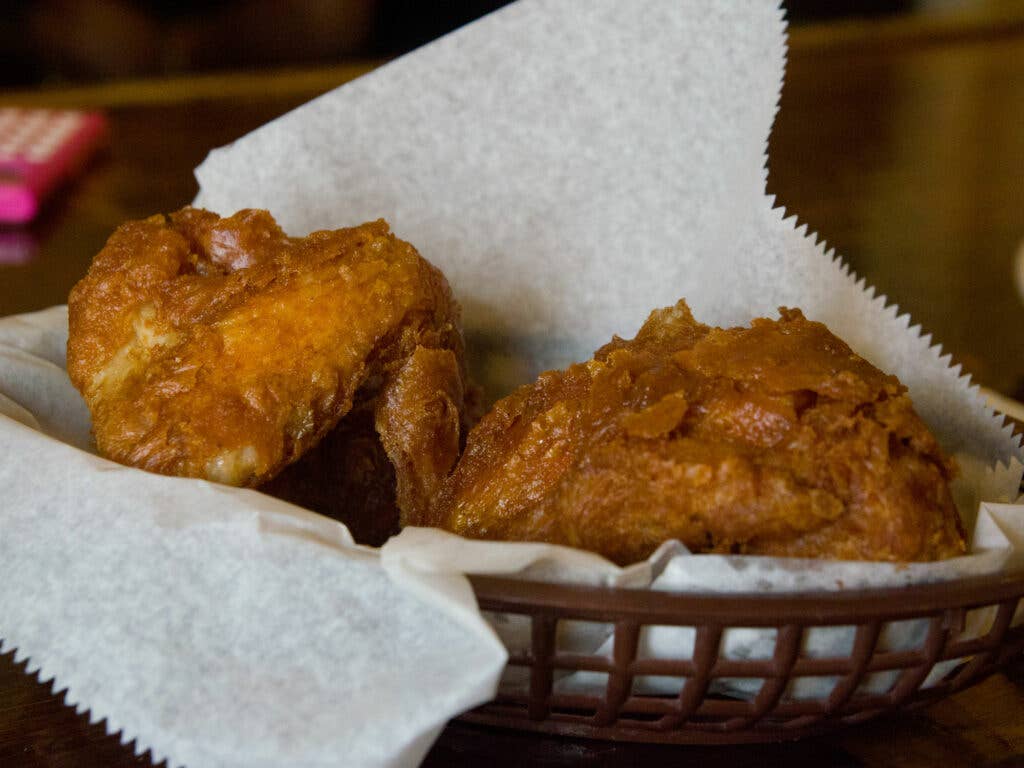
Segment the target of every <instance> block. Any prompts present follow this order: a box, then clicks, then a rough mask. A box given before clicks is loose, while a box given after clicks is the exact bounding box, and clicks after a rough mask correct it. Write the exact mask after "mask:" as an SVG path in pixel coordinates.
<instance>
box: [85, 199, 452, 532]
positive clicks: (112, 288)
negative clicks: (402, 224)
mask: <svg viewBox="0 0 1024 768" xmlns="http://www.w3.org/2000/svg"><path fill="white" fill-rule="evenodd" d="M68 307H69V326H70V328H69V339H68V373H69V374H70V376H71V380H72V382H73V383H74V384H75V386H76V387H77V388H78V389H79V391H81V392H82V394H83V395H84V397H85V400H86V402H87V403H88V405H89V408H90V410H91V412H92V416H93V429H94V433H95V436H96V443H97V447H98V448H99V451H100V452H101V453H102V454H103V455H105V456H107V457H109V458H112V459H114V460H116V461H119V462H121V463H124V464H130V465H133V466H137V467H141V468H143V469H147V470H151V471H154V472H160V473H163V474H170V475H184V476H188V477H199V478H206V479H209V480H214V481H217V482H221V483H227V484H230V485H236V486H250V487H256V486H260V485H262V484H264V483H266V482H268V481H269V480H271V479H272V478H274V477H275V476H276V475H278V474H279V473H280V472H281V471H282V470H283V469H284V468H285V467H287V466H288V465H290V464H292V463H293V462H295V461H296V460H297V459H299V457H300V456H302V455H303V454H304V453H306V452H307V451H309V450H310V449H311V448H312V447H313V446H315V445H316V444H317V443H318V442H319V441H321V440H322V439H323V438H324V437H325V436H326V435H328V433H330V432H331V431H332V430H333V429H335V427H336V425H337V424H338V423H339V421H340V420H341V419H342V418H343V417H345V416H346V414H348V412H349V411H350V410H351V409H352V407H353V403H354V402H359V403H360V410H361V411H366V413H364V414H362V415H360V416H359V417H358V419H357V420H356V423H354V424H353V425H352V426H351V427H349V426H346V427H344V428H342V429H341V430H340V431H339V432H338V433H337V434H336V435H334V437H333V438H332V440H331V442H330V443H329V444H327V445H325V446H324V449H323V453H322V454H321V456H320V457H319V459H317V458H316V457H313V458H311V461H310V465H311V466H318V464H317V462H318V461H319V462H320V463H319V466H321V467H322V466H323V464H324V462H325V461H327V459H328V458H330V457H334V458H335V459H338V458H339V457H340V458H341V459H342V461H341V464H342V465H343V466H342V468H341V469H339V470H338V471H339V472H343V471H348V470H351V473H352V474H351V475H349V476H345V477H341V476H339V477H338V478H336V479H335V480H334V481H331V483H333V487H334V488H336V489H337V491H338V493H345V494H348V495H349V496H350V497H351V498H353V499H355V500H356V502H355V503H356V506H359V505H360V504H361V503H363V502H359V499H360V498H361V499H363V501H364V502H365V504H363V506H366V505H367V504H368V505H369V507H372V508H374V509H383V508H385V507H388V514H389V515H392V516H393V512H392V509H391V508H390V507H389V506H388V505H389V504H390V503H391V501H390V499H393V498H394V494H395V490H394V489H393V488H392V489H391V490H390V491H386V490H385V489H384V488H383V487H381V486H382V484H387V483H389V482H392V483H397V491H398V493H399V495H403V497H406V498H408V499H409V500H410V502H409V503H420V504H422V503H423V500H422V499H420V498H419V497H418V496H417V494H419V493H422V492H426V491H428V490H430V489H431V488H432V487H433V485H436V483H437V482H439V481H440V478H441V477H443V476H444V475H445V474H447V472H448V471H449V470H450V468H451V466H452V465H453V464H454V461H455V459H456V457H457V455H458V444H459V429H460V424H459V414H460V413H461V409H462V394H463V391H464V365H463V359H462V356H463V342H462V336H461V331H460V329H459V308H458V305H457V304H456V303H455V301H454V300H453V298H452V295H451V291H450V289H449V287H448V283H447V281H446V280H445V278H444V276H443V275H442V274H441V272H440V271H438V270H437V269H436V268H434V267H433V266H432V265H431V264H429V263H428V262H427V261H426V260H425V259H423V258H422V257H421V256H420V255H419V254H418V253H417V252H416V250H415V248H413V247H412V246H411V245H409V244H408V243H406V242H403V241H401V240H399V239H398V238H396V237H395V236H394V235H393V234H391V232H390V231H389V228H388V225H387V223H385V222H384V221H376V222H371V223H368V224H363V225H362V226H359V227H353V228H351V229H339V230H336V231H333V232H327V231H324V232H314V233H312V234H310V235H309V236H308V237H305V238H292V237H288V236H286V235H285V234H284V232H282V231H281V229H280V228H279V227H278V226H277V224H276V223H275V221H274V219H273V218H272V217H271V216H270V214H269V213H267V212H266V211H258V210H245V211H240V212H239V213H236V214H235V215H234V216H231V217H229V218H223V219H222V218H219V217H218V216H217V215H216V214H214V213H210V212H208V211H202V210H197V209H191V208H185V209H182V210H181V211H178V212H177V213H174V214H171V215H169V216H153V217H151V218H149V219H146V220H144V221H135V222H129V223H127V224H124V225H122V226H121V227H120V228H119V229H118V230H117V231H116V232H115V233H114V234H113V235H112V236H111V238H110V240H109V241H108V242H107V244H106V246H105V247H104V249H103V250H102V251H101V252H100V253H99V254H98V255H97V256H96V258H95V260H94V261H93V264H92V267H91V268H90V270H89V273H88V274H87V275H86V277H85V278H84V279H83V280H82V281H81V282H80V283H79V284H78V285H76V286H75V288H74V289H73V290H72V292H71V296H70V298H69V300H68ZM396 389H400V390H402V391H403V392H404V393H405V394H404V396H403V397H402V398H399V400H398V401H395V399H394V398H393V397H391V398H390V399H389V398H388V397H383V396H382V393H385V392H387V393H391V392H393V391H395V390H396ZM405 407H410V408H415V409H416V410H415V412H410V413H404V412H402V410H401V409H402V408H405ZM453 414H454V417H453ZM435 417H436V418H435ZM374 423H376V428H377V429H378V430H380V431H381V438H380V441H379V442H378V443H377V445H376V446H375V447H374V446H373V445H371V443H372V442H373V438H370V437H369V434H368V432H369V429H370V425H372V424H374ZM392 432H393V433H394V434H392ZM410 445H415V447H416V450H417V451H419V452H422V453H423V454H424V456H426V457H428V458H425V459H417V461H416V469H417V474H416V476H415V477H411V476H410V475H409V471H408V469H407V467H408V466H409V463H408V460H407V457H406V455H405V454H404V453H403V450H405V449H406V448H407V447H408V446H410ZM452 445H454V446H455V449H454V451H453V450H452ZM384 452H386V454H387V456H388V457H389V458H391V459H393V460H394V459H397V460H398V461H399V464H398V469H397V471H395V470H392V469H390V467H387V468H385V467H383V464H385V463H386V462H384V460H383V458H382V456H383V453H384ZM392 454H393V455H392ZM325 457H326V458H325ZM381 471H384V473H385V474H384V475H381ZM432 472H437V473H438V475H437V477H436V478H433V479H432V475H431V473H432ZM300 476H301V470H296V472H295V473H293V475H292V477H291V479H290V480H282V482H281V483H280V484H279V486H278V488H279V490H280V491H281V492H282V493H284V494H285V495H288V494H289V493H290V494H292V495H293V498H311V495H310V494H311V492H310V491H309V490H308V488H307V490H305V491H302V490H301V489H300V490H298V491H296V483H299V484H300V485H301V484H302V483H303V482H305V481H303V480H301V479H300ZM358 478H363V480H362V481H360V480H359V479H358ZM391 478H393V479H391ZM288 486H290V487H291V490H287V488H288ZM356 486H360V487H361V488H362V490H359V489H357V487H356ZM282 489H284V490H282ZM327 492H328V491H322V492H321V494H320V495H322V494H323V493H327ZM388 493H390V494H391V496H390V497H388V499H385V498H384V497H385V496H387V495H388ZM295 494H297V496H296V495H295ZM314 495H315V494H314ZM367 500H368V501H367ZM393 524H394V521H391V522H387V521H377V522H373V521H371V522H370V523H368V525H369V530H370V531H371V533H372V535H377V533H379V532H380V530H385V529H387V528H388V527H389V526H393ZM375 526H377V527H375ZM381 526H382V527H381Z"/></svg>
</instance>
